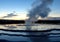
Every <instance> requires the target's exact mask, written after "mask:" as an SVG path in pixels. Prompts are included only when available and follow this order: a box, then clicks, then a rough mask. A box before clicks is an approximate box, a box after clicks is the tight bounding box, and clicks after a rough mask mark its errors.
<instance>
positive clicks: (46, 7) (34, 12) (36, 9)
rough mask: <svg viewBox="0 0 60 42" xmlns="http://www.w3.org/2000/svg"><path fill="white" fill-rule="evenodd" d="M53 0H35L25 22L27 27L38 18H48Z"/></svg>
mask: <svg viewBox="0 0 60 42" xmlns="http://www.w3.org/2000/svg"><path fill="white" fill-rule="evenodd" d="M52 2H53V0H36V1H35V2H34V3H33V5H32V9H31V10H30V11H29V14H28V17H29V18H28V19H27V20H26V24H27V25H33V24H34V22H35V21H37V19H38V17H41V18H45V17H47V16H48V14H49V12H50V11H51V10H50V5H51V4H52Z"/></svg>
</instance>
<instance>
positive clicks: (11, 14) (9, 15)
mask: <svg viewBox="0 0 60 42" xmlns="http://www.w3.org/2000/svg"><path fill="white" fill-rule="evenodd" d="M13 16H17V15H15V14H14V13H10V14H8V15H7V16H4V17H2V18H8V17H13Z"/></svg>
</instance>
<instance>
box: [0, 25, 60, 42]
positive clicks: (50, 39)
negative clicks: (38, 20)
mask: <svg viewBox="0 0 60 42" xmlns="http://www.w3.org/2000/svg"><path fill="white" fill-rule="evenodd" d="M1 29H6V30H19V31H20V30H26V26H25V25H24V24H22V25H21V24H6V25H0V40H1V39H2V40H7V41H9V42H10V41H11V42H12V41H13V42H23V41H24V42H57V41H60V30H59V31H58V30H57V31H56V30H53V31H49V32H13V31H4V30H1ZM49 29H60V25H52V24H38V25H35V26H32V28H31V30H38V31H40V30H49Z"/></svg>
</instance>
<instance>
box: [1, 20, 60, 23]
mask: <svg viewBox="0 0 60 42" xmlns="http://www.w3.org/2000/svg"><path fill="white" fill-rule="evenodd" d="M24 23H25V20H0V24H24ZM35 23H39V24H40V23H42V24H60V20H38V21H36V22H35Z"/></svg>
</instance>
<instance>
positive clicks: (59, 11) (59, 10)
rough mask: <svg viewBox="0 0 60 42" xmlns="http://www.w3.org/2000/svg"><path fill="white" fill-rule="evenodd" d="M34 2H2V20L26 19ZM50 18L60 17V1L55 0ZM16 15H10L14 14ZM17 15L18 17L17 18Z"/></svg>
mask: <svg viewBox="0 0 60 42" xmlns="http://www.w3.org/2000/svg"><path fill="white" fill-rule="evenodd" d="M33 2H34V0H0V19H16V20H21V19H26V18H27V17H26V16H27V14H28V11H29V9H30V8H31V4H32V3H33ZM50 8H51V10H52V11H51V12H50V13H49V17H60V0H54V2H53V4H52V5H51V7H50ZM14 11H15V14H12V15H11V14H9V13H13V12H14ZM15 15H16V16H15Z"/></svg>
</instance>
